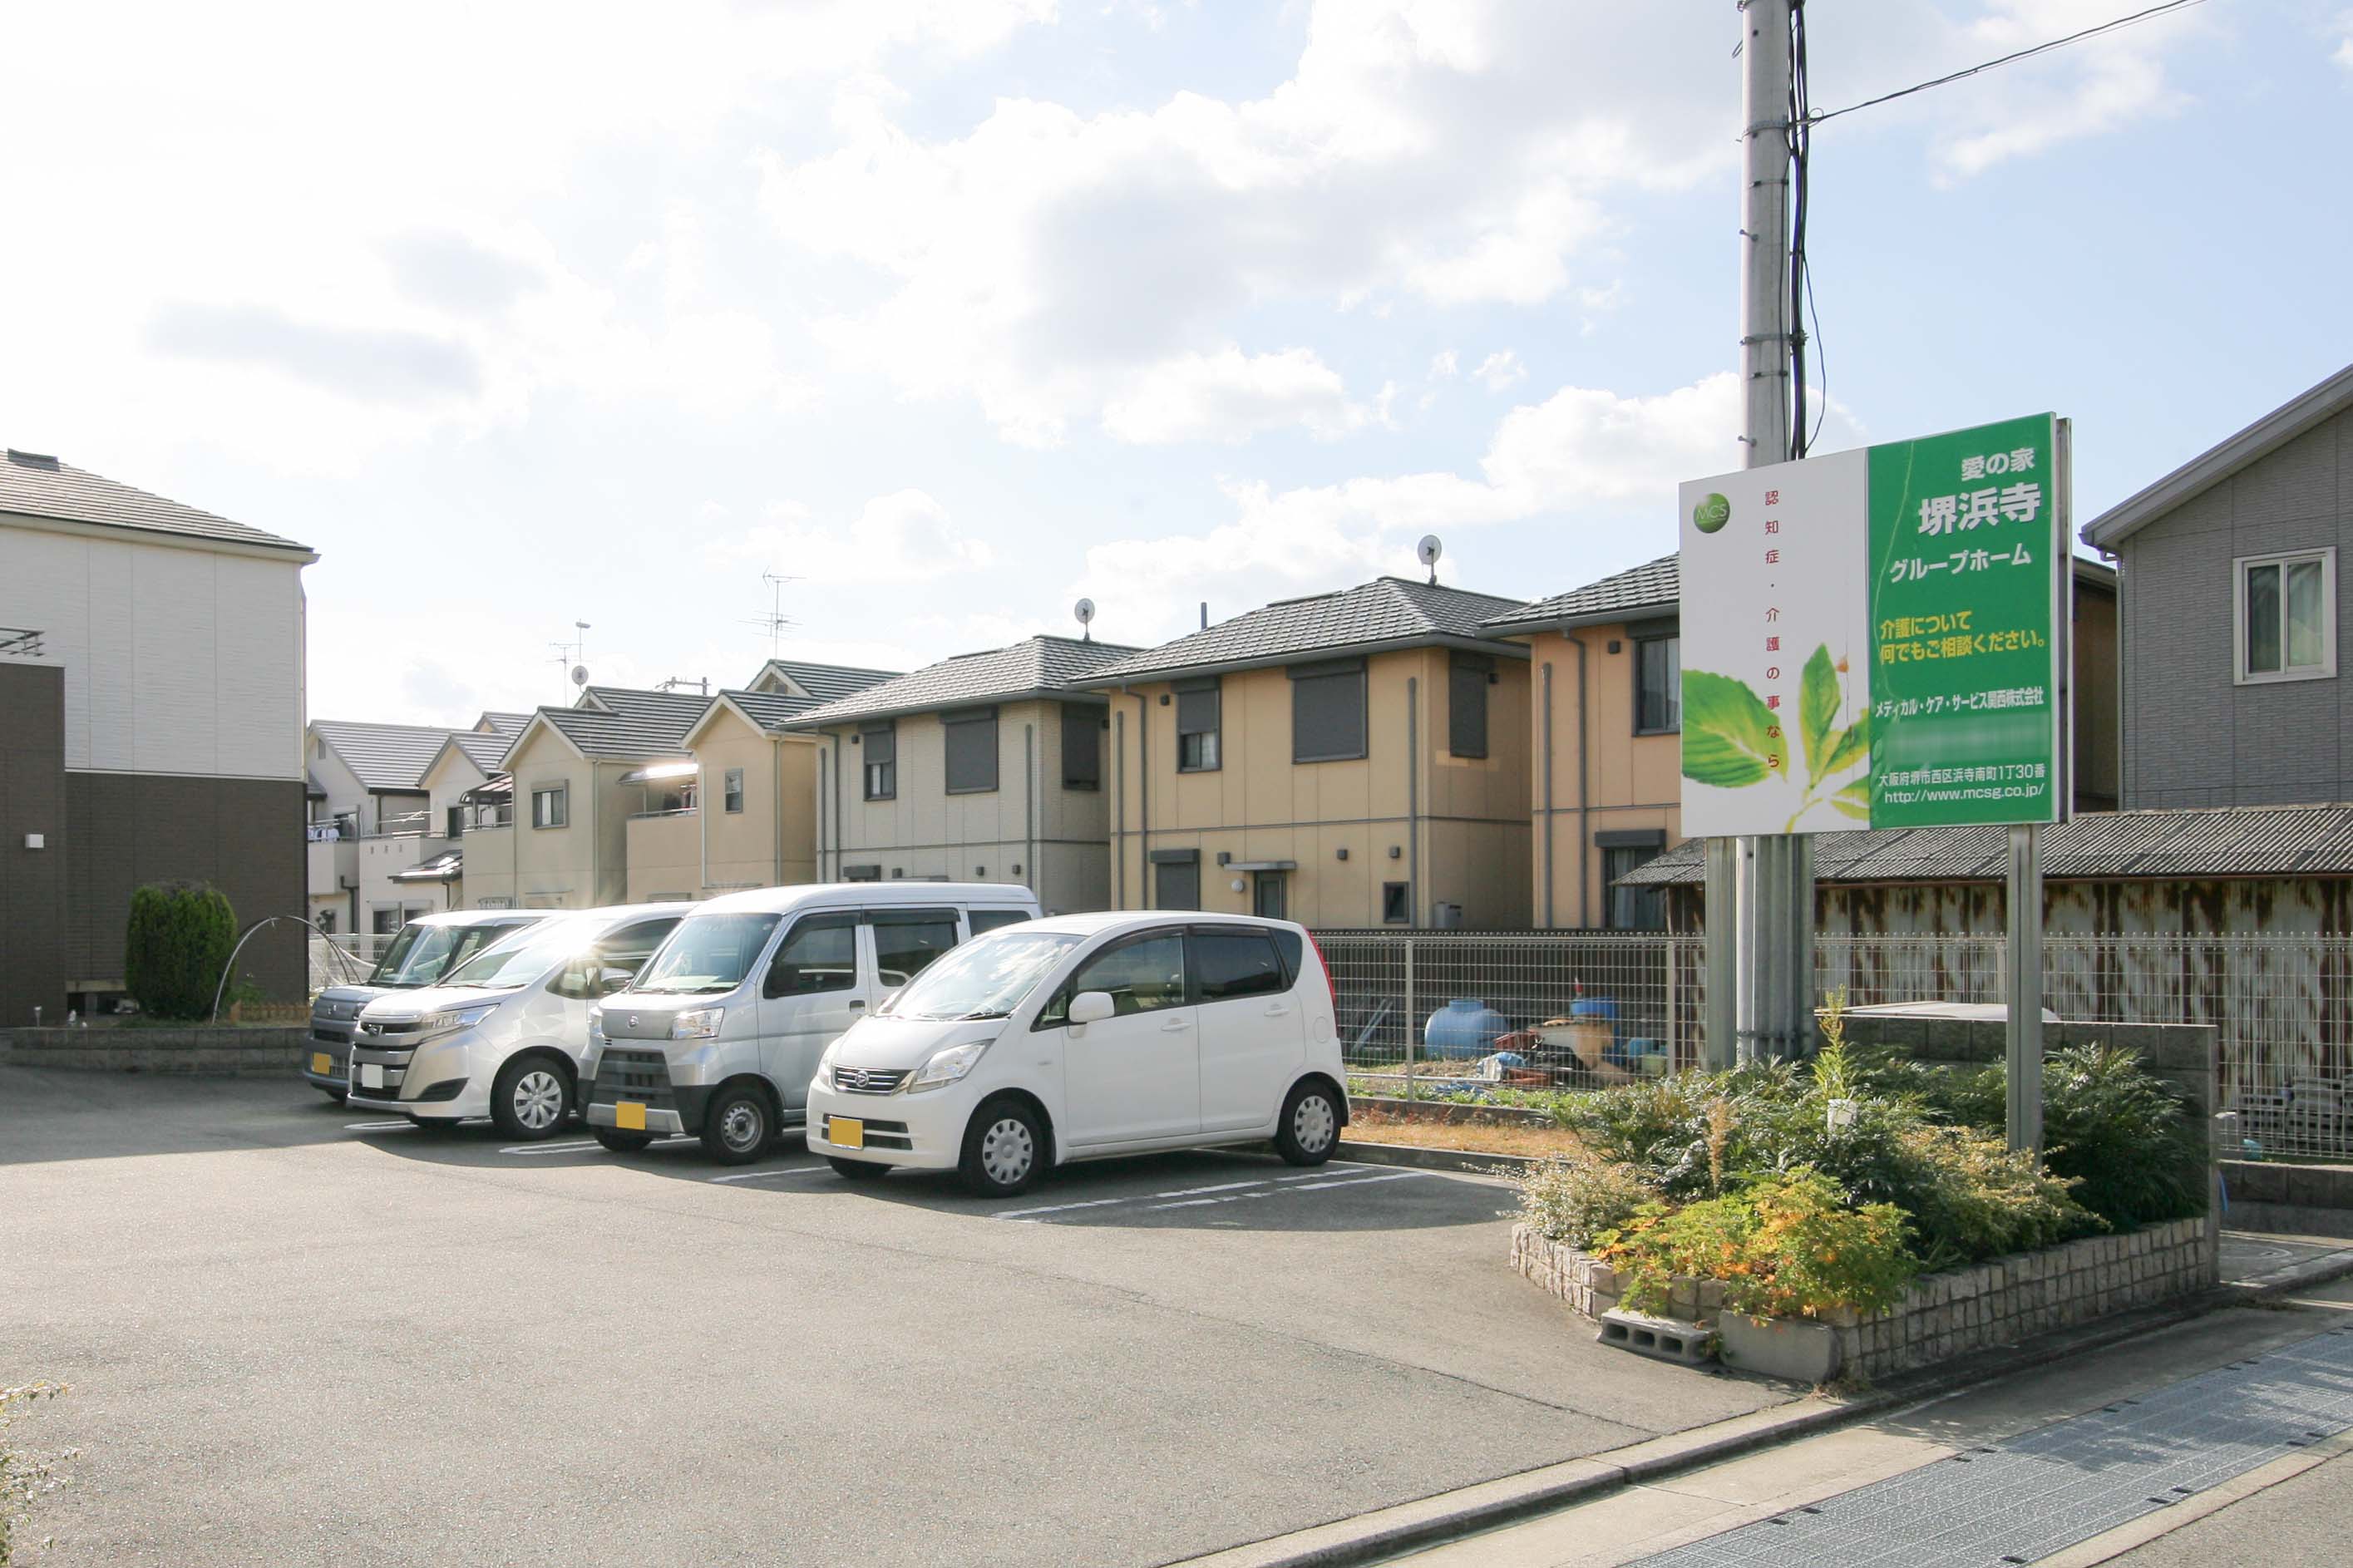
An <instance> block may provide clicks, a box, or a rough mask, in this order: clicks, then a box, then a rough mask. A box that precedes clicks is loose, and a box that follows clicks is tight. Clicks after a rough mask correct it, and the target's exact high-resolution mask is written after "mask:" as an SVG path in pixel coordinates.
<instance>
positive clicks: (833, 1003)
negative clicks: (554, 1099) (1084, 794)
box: [581, 882, 1038, 1164]
mask: <svg viewBox="0 0 2353 1568" xmlns="http://www.w3.org/2000/svg"><path fill="white" fill-rule="evenodd" d="M1037 914H1038V899H1037V895H1035V894H1033V893H1032V892H1030V891H1029V889H1027V888H1022V887H1015V886H1010V885H1008V884H1004V883H990V882H829V883H821V884H818V885H816V886H808V887H797V888H765V889H761V890H759V891H757V892H749V893H729V894H726V895H724V896H723V897H721V898H716V899H712V900H708V901H707V902H704V903H700V904H697V905H695V906H694V912H693V913H692V914H691V915H689V916H688V917H687V918H686V919H685V920H683V921H681V922H680V923H679V927H678V930H677V931H673V932H672V933H671V934H670V940H669V941H668V942H664V943H663V944H662V949H661V951H660V952H657V953H656V954H654V956H653V961H652V962H651V963H648V964H647V965H646V966H645V968H644V969H643V970H641V971H640V972H639V973H638V977H637V979H636V980H635V981H634V982H632V983H631V984H630V985H629V986H628V989H626V990H624V991H620V992H617V993H616V994H613V995H611V996H608V997H607V998H606V999H605V1001H604V1003H603V1005H601V1006H600V1007H596V1008H593V1009H591V1010H590V1014H589V1033H588V1059H587V1062H586V1067H585V1068H584V1069H583V1077H584V1079H585V1080H593V1081H585V1082H584V1086H583V1089H582V1095H581V1099H582V1103H583V1105H584V1106H585V1107H586V1112H585V1114H586V1121H587V1123H588V1127H589V1130H590V1131H592V1132H593V1133H594V1134H595V1135H596V1141H597V1142H599V1143H602V1144H603V1145H604V1146H605V1147H606V1148H607V1149H611V1150H615V1151H617V1152H629V1151H632V1150H637V1149H642V1148H644V1147H645V1146H646V1145H647V1144H649V1143H650V1142H653V1141H654V1139H655V1138H656V1137H658V1136H659V1135H661V1134H663V1133H687V1134H690V1135H695V1136H700V1137H701V1138H702V1144H703V1147H704V1148H705V1149H707V1150H709V1151H710V1152H711V1153H712V1156H713V1157H714V1158H716V1159H718V1160H719V1161H721V1162H723V1163H727V1164H740V1163H743V1162H744V1161H747V1160H755V1159H757V1158H759V1157H760V1155H762V1154H763V1153H765V1152H767V1149H768V1146H769V1144H770V1143H771V1142H773V1141H774V1140H775V1138H776V1131H777V1129H779V1128H780V1127H785V1126H789V1125H792V1124H794V1123H797V1122H798V1121H800V1119H801V1116H802V1112H803V1110H804V1109H805V1107H806V1105H807V1098H808V1084H809V1079H810V1077H811V1075H812V1074H814V1073H815V1072H816V1071H817V1061H818V1057H819V1056H820V1055H822V1054H823V1053H824V1051H825V1048H826V1047H827V1046H828V1045H830V1044H831V1043H832V1042H833V1038H834V1037H835V1036H837V1035H839V1034H840V1033H841V1032H842V1031H843V1030H845V1029H847V1028H849V1026H851V1025H852V1024H854V1023H856V1022H857V1021H858V1020H859V1019H860V1018H861V1017H863V1016H866V1014H868V1013H869V1012H871V1011H872V1010H874V1009H876V1008H878V1007H880V1006H881V1005H882V1004H883V1002H884V1001H885V1000H886V999H887V998H888V997H889V996H890V995H891V994H892V992H894V991H896V990H897V989H898V988H899V987H901V986H902V985H904V984H907V983H908V982H909V981H910V980H912V979H913V978H914V977H915V976H916V975H918V974H920V973H923V970H924V968H925V967H926V966H927V965H929V964H930V963H931V962H932V961H933V960H934V959H935V958H937V957H939V956H940V955H941V954H942V953H944V952H947V951H948V950H949V949H951V948H953V947H955V946H956V945H958V944H959V943H961V942H968V941H970V940H971V939H972V938H974V937H976V936H980V935H984V934H986V933H987V932H989V931H996V930H997V929H998V928H1000V927H1003V926H1008V925H1012V924H1015V923H1017V922H1018V921H1029V920H1034V919H1035V918H1036V917H1037Z"/></svg>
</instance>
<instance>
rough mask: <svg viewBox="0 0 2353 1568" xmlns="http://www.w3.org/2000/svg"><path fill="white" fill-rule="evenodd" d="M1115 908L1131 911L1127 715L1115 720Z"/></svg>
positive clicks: (1112, 817) (1113, 770) (1116, 714)
mask: <svg viewBox="0 0 2353 1568" xmlns="http://www.w3.org/2000/svg"><path fill="white" fill-rule="evenodd" d="M1112 723H1113V726H1114V728H1113V731H1112V737H1111V742H1112V752H1111V766H1112V775H1111V789H1112V814H1111V842H1112V858H1111V874H1112V908H1113V909H1115V910H1124V909H1125V908H1127V715H1126V714H1124V713H1115V714H1113V716H1112Z"/></svg>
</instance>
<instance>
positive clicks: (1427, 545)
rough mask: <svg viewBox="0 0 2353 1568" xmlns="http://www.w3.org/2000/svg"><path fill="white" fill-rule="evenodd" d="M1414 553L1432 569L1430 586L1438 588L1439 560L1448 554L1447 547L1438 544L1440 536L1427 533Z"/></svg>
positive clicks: (1414, 548) (1414, 549) (1415, 547)
mask: <svg viewBox="0 0 2353 1568" xmlns="http://www.w3.org/2000/svg"><path fill="white" fill-rule="evenodd" d="M1413 552H1414V553H1415V554H1416V555H1419V557H1421V563H1422V564H1423V565H1424V566H1427V567H1429V568H1430V586H1432V587H1436V586H1437V585H1438V558H1439V557H1440V556H1441V555H1443V554H1445V553H1446V546H1444V545H1443V544H1440V542H1438V535H1436V534H1434V533H1425V534H1423V535H1422V536H1421V542H1420V543H1419V544H1417V545H1415V546H1414V547H1413Z"/></svg>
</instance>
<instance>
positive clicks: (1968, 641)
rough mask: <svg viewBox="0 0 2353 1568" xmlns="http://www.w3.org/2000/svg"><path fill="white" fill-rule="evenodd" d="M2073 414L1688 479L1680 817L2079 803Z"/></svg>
mask: <svg viewBox="0 0 2353 1568" xmlns="http://www.w3.org/2000/svg"><path fill="white" fill-rule="evenodd" d="M2062 439H2063V426H2061V424H2060V422H2059V421H2058V420H2057V419H2056V418H2054V417H2053V416H2050V415H2037V416H2032V417H2030V418H2024V419H2012V420H2005V421H2003V422H2002V423H2000V424H1998V425H1986V426H1978V428H1976V429H1972V430H1957V431H1953V432H1950V433H1948V434H1947V435H1942V436H1931V437H1925V438H1923V439H1920V440H1916V441H1896V442H1890V443H1887V444H1885V445H1883V446H1877V447H1864V448H1862V449H1859V450H1855V451H1848V452H1837V453H1833V454H1831V455H1830V456H1828V457H1823V458H1805V459H1803V460H1801V461H1799V462H1794V463H1777V464H1771V465H1768V466H1766V467H1763V468H1747V469H1744V470H1742V471H1741V472H1739V473H1735V474H1720V475H1717V476H1715V478H1713V479H1695V480H1693V481H1691V482H1689V483H1687V484H1685V485H1684V486H1683V494H1682V512H1683V521H1682V558H1681V566H1682V576H1683V647H1682V659H1683V830H1684V831H1685V832H1687V833H1693V834H1698V835H1702V836H1711V837H1712V836H1717V835H1726V836H1730V835H1746V834H1775V833H1811V832H1818V831H1824V830H1835V829H1840V828H1851V827H1860V826H1872V827H1921V826H1951V825H1958V824H1967V823H2022V822H2052V821H2055V820H2057V819H2058V818H2059V817H2060V816H2063V811H2064V805H2065V799H2066V780H2065V773H2066V768H2065V762H2066V752H2065V736H2066V728H2065V723H2064V716H2063V704H2064V700H2065V693H2064V691H2063V682H2062V679H2061V672H2062V670H2063V656H2064V647H2065V641H2066V637H2065V634H2066V629H2067V626H2066V616H2067V609H2068V604H2069V598H2068V592H2069V582H2068V577H2067V563H2068V559H2069V550H2068V541H2067V535H2066V519H2065V516H2064V512H2065V499H2066V498H2065V485H2066V475H2065V458H2064V453H2063V449H2062V445H2061V443H2062Z"/></svg>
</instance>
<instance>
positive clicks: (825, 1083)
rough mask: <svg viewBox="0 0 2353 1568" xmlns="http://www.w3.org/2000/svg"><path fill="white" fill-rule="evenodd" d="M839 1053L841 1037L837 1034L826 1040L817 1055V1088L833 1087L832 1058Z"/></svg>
mask: <svg viewBox="0 0 2353 1568" xmlns="http://www.w3.org/2000/svg"><path fill="white" fill-rule="evenodd" d="M840 1054H841V1037H840V1036H839V1035H836V1036H834V1037H833V1038H832V1039H830V1040H828V1041H827V1042H826V1047H825V1049H824V1050H823V1051H821V1052H820V1053H818V1058H817V1083H818V1088H819V1089H831V1088H833V1087H834V1082H833V1058H835V1057H837V1056H839V1055H840Z"/></svg>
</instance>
